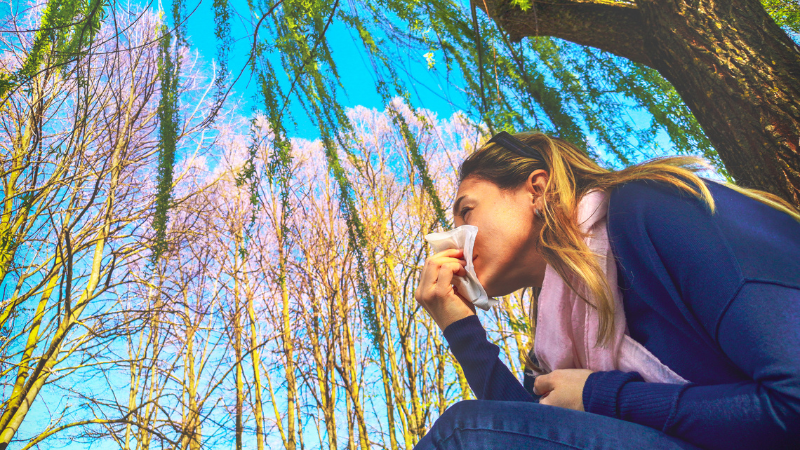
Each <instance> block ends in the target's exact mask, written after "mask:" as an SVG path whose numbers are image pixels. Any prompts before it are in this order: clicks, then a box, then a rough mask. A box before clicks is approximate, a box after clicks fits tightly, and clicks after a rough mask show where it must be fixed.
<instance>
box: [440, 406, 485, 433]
mask: <svg viewBox="0 0 800 450" xmlns="http://www.w3.org/2000/svg"><path fill="white" fill-rule="evenodd" d="M479 403H480V401H479V400H462V401H460V402H458V403H454V404H452V405H450V406H449V407H448V408H447V409H446V410H445V411H444V413H442V415H441V416H439V418H438V419H437V420H436V422H435V423H434V424H433V427H434V428H438V429H439V431H440V432H451V431H452V430H454V429H456V428H459V427H460V426H463V425H464V424H465V422H469V421H470V420H472V419H474V418H475V417H476V416H477V413H478V411H477V409H478V405H479ZM445 430H447V431H445Z"/></svg>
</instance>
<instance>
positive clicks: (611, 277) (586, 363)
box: [534, 190, 688, 384]
mask: <svg viewBox="0 0 800 450" xmlns="http://www.w3.org/2000/svg"><path fill="white" fill-rule="evenodd" d="M607 214H608V198H607V196H606V194H605V193H604V192H602V191H598V190H594V191H590V192H589V193H587V194H586V195H585V196H584V197H583V198H582V199H581V201H580V203H579V204H578V223H579V224H580V226H581V230H582V231H583V232H587V231H588V232H591V234H590V235H589V237H588V238H587V239H586V244H587V245H588V246H589V249H590V250H592V252H594V253H595V254H596V255H597V256H598V260H599V262H600V267H601V268H602V269H603V270H604V271H605V275H606V279H607V280H608V283H609V285H610V286H611V291H612V293H613V297H614V334H613V336H612V338H611V340H610V341H609V343H608V344H606V345H605V346H595V343H596V342H597V332H598V328H599V326H598V325H599V316H598V314H597V311H596V310H595V309H594V308H591V307H589V306H588V305H587V304H586V302H584V301H583V300H581V299H580V298H579V297H578V296H577V295H576V294H575V292H573V291H572V289H570V288H569V286H567V284H566V283H565V282H564V280H563V279H562V278H561V277H560V276H559V275H558V273H556V271H555V270H554V269H553V268H552V267H550V265H548V266H547V268H546V269H545V274H544V281H543V283H542V290H541V293H540V294H539V298H538V308H537V309H538V314H537V317H536V333H535V338H534V353H535V355H536V359H537V360H538V362H539V365H540V366H541V367H542V369H543V370H544V371H545V372H551V371H553V370H557V369H590V370H593V371H596V372H597V371H607V370H621V371H623V372H639V374H640V375H641V376H642V378H644V380H645V381H647V382H655V383H676V384H680V383H687V382H688V381H687V380H685V379H683V378H682V377H681V376H680V375H678V374H677V373H675V372H673V371H672V370H671V369H670V368H669V367H667V366H665V365H664V364H662V363H661V361H659V360H658V358H656V357H655V356H654V355H653V354H652V353H650V352H649V351H648V350H647V349H646V348H644V346H642V345H641V344H639V343H638V342H636V341H634V340H633V338H631V337H630V336H629V335H628V330H627V325H626V322H625V310H624V309H623V306H622V295H621V293H620V290H619V286H618V285H617V266H616V262H615V259H614V255H613V254H612V253H611V248H610V246H609V243H608V231H607V229H606V215H607ZM571 284H572V285H573V286H575V287H576V288H577V289H581V288H580V287H579V286H580V284H579V283H578V281H577V280H576V279H574V278H573V280H571Z"/></svg>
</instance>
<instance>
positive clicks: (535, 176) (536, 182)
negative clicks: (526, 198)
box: [525, 169, 550, 208]
mask: <svg viewBox="0 0 800 450" xmlns="http://www.w3.org/2000/svg"><path fill="white" fill-rule="evenodd" d="M548 181H550V174H548V173H547V171H546V170H544V169H537V170H534V171H533V172H531V173H530V175H528V179H527V180H526V181H525V188H526V189H527V190H528V192H529V193H530V194H531V195H532V196H533V199H532V200H533V202H534V204H535V205H536V206H537V207H539V208H541V207H542V206H543V205H542V194H544V189H545V188H546V187H547V182H548Z"/></svg>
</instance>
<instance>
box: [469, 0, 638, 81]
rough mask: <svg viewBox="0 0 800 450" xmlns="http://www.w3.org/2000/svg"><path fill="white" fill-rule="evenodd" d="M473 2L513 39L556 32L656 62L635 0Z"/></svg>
mask: <svg viewBox="0 0 800 450" xmlns="http://www.w3.org/2000/svg"><path fill="white" fill-rule="evenodd" d="M471 2H472V3H474V4H475V6H477V7H478V8H480V9H482V10H483V11H484V12H486V14H487V15H489V17H491V18H492V19H494V21H495V22H496V23H497V25H498V26H499V27H501V28H503V29H504V30H506V31H507V32H508V33H509V36H510V38H511V40H512V41H513V42H518V41H520V40H521V39H522V38H523V37H525V36H553V37H557V38H561V39H565V40H568V41H571V42H575V43H577V44H582V45H588V46H591V47H596V48H599V49H601V50H605V51H608V52H611V53H613V54H615V55H618V56H622V57H623V58H627V59H630V60H631V61H635V62H638V63H642V64H645V65H647V66H652V64H651V61H650V55H649V52H648V51H646V50H645V26H644V21H643V20H642V17H641V15H640V13H639V10H638V8H637V7H636V5H635V4H633V3H632V2H631V3H627V2H620V1H614V0H546V1H538V0H532V1H531V7H530V8H529V9H528V10H527V11H522V10H521V9H519V8H517V7H514V6H512V5H511V0H471Z"/></svg>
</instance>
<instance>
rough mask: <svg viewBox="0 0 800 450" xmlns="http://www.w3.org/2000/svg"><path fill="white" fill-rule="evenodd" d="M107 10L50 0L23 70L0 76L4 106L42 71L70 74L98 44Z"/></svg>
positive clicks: (93, 2) (91, 1) (97, 1)
mask: <svg viewBox="0 0 800 450" xmlns="http://www.w3.org/2000/svg"><path fill="white" fill-rule="evenodd" d="M105 6H106V4H105V2H104V1H103V0H88V1H87V0H49V1H48V2H47V5H46V6H45V8H44V12H43V13H42V19H41V23H40V26H39V29H38V31H37V32H36V35H35V37H34V40H33V47H32V48H31V50H30V52H29V53H28V56H27V58H26V59H25V62H24V63H23V65H22V67H21V68H20V69H19V70H18V71H17V72H14V73H4V74H0V102H4V101H5V99H6V96H7V94H8V93H9V92H10V91H11V90H12V89H14V88H16V87H17V86H19V85H20V84H22V83H25V82H26V81H28V80H29V79H31V78H32V77H34V76H35V75H36V74H37V73H38V72H39V71H40V70H43V69H45V70H49V69H60V70H61V71H62V73H66V71H67V70H68V68H69V67H70V66H71V65H70V63H71V62H74V61H76V60H78V59H79V58H80V57H81V56H83V55H85V54H86V52H87V50H88V48H89V47H91V45H92V43H93V42H94V40H95V37H96V36H97V33H98V32H99V31H100V26H101V23H102V20H103V19H104V17H105Z"/></svg>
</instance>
